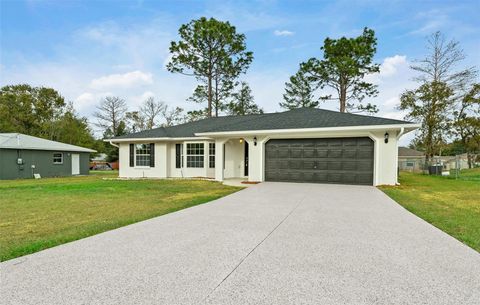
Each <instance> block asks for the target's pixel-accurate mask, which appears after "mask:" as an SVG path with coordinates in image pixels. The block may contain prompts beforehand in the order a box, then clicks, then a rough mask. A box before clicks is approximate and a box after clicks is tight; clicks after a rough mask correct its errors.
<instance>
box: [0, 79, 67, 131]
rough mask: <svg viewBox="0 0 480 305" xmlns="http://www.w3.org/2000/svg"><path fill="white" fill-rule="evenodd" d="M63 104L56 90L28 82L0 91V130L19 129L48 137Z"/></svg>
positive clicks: (62, 111) (53, 129)
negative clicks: (35, 85)
mask: <svg viewBox="0 0 480 305" xmlns="http://www.w3.org/2000/svg"><path fill="white" fill-rule="evenodd" d="M65 107H66V103H65V99H64V98H63V96H61V95H60V93H59V92H58V91H56V90H55V89H52V88H46V87H32V86H30V85H27V84H21V85H10V86H4V87H2V88H1V90H0V131H1V132H19V133H24V134H28V135H31V136H37V137H43V138H48V139H51V138H52V137H53V136H54V133H55V132H56V130H55V128H52V122H53V121H55V120H57V119H58V118H59V117H61V116H62V115H63V113H64V111H65Z"/></svg>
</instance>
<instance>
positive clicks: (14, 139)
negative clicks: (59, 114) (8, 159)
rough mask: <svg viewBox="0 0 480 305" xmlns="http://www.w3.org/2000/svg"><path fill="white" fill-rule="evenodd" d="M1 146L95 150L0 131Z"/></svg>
mask: <svg viewBox="0 0 480 305" xmlns="http://www.w3.org/2000/svg"><path fill="white" fill-rule="evenodd" d="M0 148H7V149H31V150H53V151H73V152H95V150H93V149H88V148H84V147H80V146H75V145H70V144H65V143H60V142H56V141H50V140H45V139H42V138H37V137H32V136H27V135H24V134H21V133H0Z"/></svg>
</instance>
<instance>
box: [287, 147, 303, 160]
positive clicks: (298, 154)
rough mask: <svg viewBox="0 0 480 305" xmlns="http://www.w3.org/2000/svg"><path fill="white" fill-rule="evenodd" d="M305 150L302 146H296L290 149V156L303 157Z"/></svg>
mask: <svg viewBox="0 0 480 305" xmlns="http://www.w3.org/2000/svg"><path fill="white" fill-rule="evenodd" d="M302 153H303V150H302V149H301V148H294V149H292V150H290V156H291V157H292V158H302V157H303V154H302Z"/></svg>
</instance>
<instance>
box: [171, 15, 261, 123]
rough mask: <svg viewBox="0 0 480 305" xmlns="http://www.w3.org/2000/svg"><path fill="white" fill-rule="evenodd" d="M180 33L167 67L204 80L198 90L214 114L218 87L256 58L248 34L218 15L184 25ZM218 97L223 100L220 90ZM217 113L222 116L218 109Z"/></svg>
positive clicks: (209, 110) (209, 112)
mask: <svg viewBox="0 0 480 305" xmlns="http://www.w3.org/2000/svg"><path fill="white" fill-rule="evenodd" d="M179 35H180V40H179V41H172V42H171V45H170V53H171V55H172V58H171V60H170V62H169V63H168V64H167V69H168V70H169V71H170V72H173V73H181V74H184V75H189V76H194V77H195V78H196V79H197V80H198V81H200V82H201V85H202V87H199V88H197V89H198V90H202V91H203V93H202V94H203V95H205V96H206V101H207V115H208V116H212V109H213V103H214V101H215V88H217V89H218V88H219V86H224V85H226V84H228V82H232V81H233V80H235V79H236V78H238V76H239V75H240V74H241V73H244V72H245V71H246V70H247V68H248V66H249V65H250V63H251V62H252V60H253V53H252V52H250V51H247V47H246V43H245V35H244V34H239V33H237V32H236V28H235V27H234V26H232V25H231V24H230V23H229V22H222V21H218V20H216V19H214V18H210V19H207V18H205V17H202V18H200V19H197V20H192V21H190V22H189V23H187V24H183V25H182V26H181V27H180V29H179ZM225 88H230V87H229V86H227V87H225ZM196 92H197V91H196ZM216 96H217V101H216V102H217V103H219V102H220V101H219V100H218V98H219V97H220V94H219V92H218V90H217V95H216ZM218 108H219V105H217V109H218ZM215 114H216V115H218V111H217V112H216V113H215Z"/></svg>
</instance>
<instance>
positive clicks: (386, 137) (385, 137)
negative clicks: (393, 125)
mask: <svg viewBox="0 0 480 305" xmlns="http://www.w3.org/2000/svg"><path fill="white" fill-rule="evenodd" d="M388 136H389V134H388V132H386V133H385V135H384V136H383V137H384V139H385V143H388Z"/></svg>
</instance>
